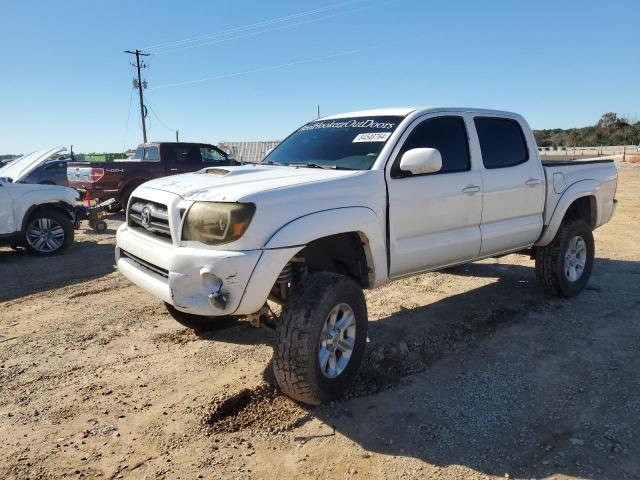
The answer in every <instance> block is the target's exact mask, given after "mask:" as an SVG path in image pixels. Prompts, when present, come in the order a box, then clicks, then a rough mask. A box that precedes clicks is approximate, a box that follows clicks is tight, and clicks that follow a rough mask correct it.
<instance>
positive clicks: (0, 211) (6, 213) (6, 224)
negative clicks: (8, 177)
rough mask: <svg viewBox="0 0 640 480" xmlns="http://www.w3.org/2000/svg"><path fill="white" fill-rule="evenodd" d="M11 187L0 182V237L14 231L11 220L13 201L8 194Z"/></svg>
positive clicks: (14, 227)
mask: <svg viewBox="0 0 640 480" xmlns="http://www.w3.org/2000/svg"><path fill="white" fill-rule="evenodd" d="M10 188H11V187H9V186H7V185H6V184H3V182H2V181H0V235H5V234H8V233H13V232H15V231H16V226H15V222H14V220H13V201H12V199H11V195H10V194H9V189H10Z"/></svg>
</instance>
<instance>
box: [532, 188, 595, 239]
mask: <svg viewBox="0 0 640 480" xmlns="http://www.w3.org/2000/svg"><path fill="white" fill-rule="evenodd" d="M600 206H601V199H600V195H599V188H598V182H596V181H595V180H582V181H580V182H577V183H574V184H573V185H571V186H570V187H569V188H568V189H567V190H565V192H564V193H563V194H562V196H561V197H560V199H559V200H558V202H557V203H556V206H555V209H554V210H553V213H552V214H551V217H550V218H549V221H548V222H547V225H546V226H545V228H544V230H543V232H542V235H541V236H540V238H539V239H538V241H537V242H536V243H535V245H536V246H538V247H543V246H545V245H548V244H549V243H551V241H552V240H553V239H554V238H555V236H556V234H557V232H558V229H559V228H560V225H561V224H562V222H563V221H564V220H565V218H581V219H583V220H585V221H586V222H587V223H588V224H589V225H590V226H591V228H592V229H595V228H596V226H597V225H599V223H600V221H599V217H600V215H601V212H602V209H601V208H600Z"/></svg>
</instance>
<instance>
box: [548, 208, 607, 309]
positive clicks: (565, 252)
mask: <svg viewBox="0 0 640 480" xmlns="http://www.w3.org/2000/svg"><path fill="white" fill-rule="evenodd" d="M594 247H595V245H594V241H593V234H592V232H591V227H590V226H589V224H588V223H587V222H585V221H584V220H569V221H566V222H563V223H562V225H560V228H559V229H558V233H557V234H556V237H555V238H554V239H553V241H552V242H551V243H550V244H549V245H547V246H545V247H542V248H539V249H538V251H537V252H536V276H537V278H538V281H539V282H540V283H541V284H542V286H543V287H544V288H545V290H547V291H548V292H549V293H551V294H553V295H560V296H563V297H572V296H574V295H577V294H578V293H580V291H582V289H583V288H584V287H585V286H586V285H587V282H588V281H589V277H591V270H592V268H593V258H594V255H595V248H594Z"/></svg>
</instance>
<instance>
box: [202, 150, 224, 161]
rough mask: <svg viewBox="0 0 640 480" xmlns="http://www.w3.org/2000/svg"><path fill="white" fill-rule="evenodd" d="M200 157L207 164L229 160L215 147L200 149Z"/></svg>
mask: <svg viewBox="0 0 640 480" xmlns="http://www.w3.org/2000/svg"><path fill="white" fill-rule="evenodd" d="M200 155H201V156H202V161H203V162H205V163H215V162H225V161H226V160H227V157H226V155H224V154H223V153H222V152H221V151H220V150H218V149H216V148H213V147H200Z"/></svg>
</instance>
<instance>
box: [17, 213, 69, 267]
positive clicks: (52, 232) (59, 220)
mask: <svg viewBox="0 0 640 480" xmlns="http://www.w3.org/2000/svg"><path fill="white" fill-rule="evenodd" d="M24 236H25V246H26V247H27V250H29V251H30V252H31V253H34V254H36V255H41V256H50V255H57V254H59V253H62V252H63V251H65V250H66V249H67V248H69V246H70V245H71V244H72V243H73V223H71V219H70V218H69V217H67V216H66V215H65V214H64V213H63V212H61V211H60V210H56V209H53V208H42V209H40V210H38V211H37V212H35V213H34V214H32V215H31V217H29V221H28V222H27V228H26V229H25V234H24Z"/></svg>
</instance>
